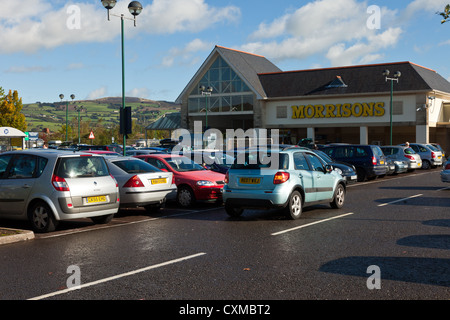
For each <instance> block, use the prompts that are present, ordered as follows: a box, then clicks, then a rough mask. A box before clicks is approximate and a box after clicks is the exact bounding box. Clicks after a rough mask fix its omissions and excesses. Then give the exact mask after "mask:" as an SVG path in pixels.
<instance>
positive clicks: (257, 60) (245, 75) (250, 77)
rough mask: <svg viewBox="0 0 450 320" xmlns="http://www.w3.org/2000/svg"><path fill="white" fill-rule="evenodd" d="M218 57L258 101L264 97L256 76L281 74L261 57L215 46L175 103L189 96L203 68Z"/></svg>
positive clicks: (279, 70) (203, 70)
mask: <svg viewBox="0 0 450 320" xmlns="http://www.w3.org/2000/svg"><path fill="white" fill-rule="evenodd" d="M218 55H220V56H221V57H222V58H223V59H224V60H225V62H226V63H227V64H228V65H229V66H230V67H231V68H232V69H233V70H234V72H236V73H237V74H238V75H239V77H240V78H241V79H242V80H243V81H244V82H245V83H246V84H247V85H248V87H249V88H250V89H252V90H253V91H254V92H255V93H256V94H257V96H258V99H262V98H265V97H266V94H265V92H264V88H263V87H262V85H261V82H260V79H259V77H258V74H260V73H272V72H281V69H279V68H278V67H277V66H276V65H274V64H273V63H272V62H270V61H269V60H267V59H266V58H265V57H263V56H260V55H256V54H252V53H248V52H244V51H239V50H234V49H229V48H225V47H222V46H217V45H216V46H215V48H214V50H213V51H212V52H211V53H210V55H209V56H208V58H207V59H206V60H205V61H204V62H203V64H202V66H201V67H200V68H199V70H198V71H197V72H196V74H195V75H194V76H193V77H192V79H191V81H190V82H189V83H188V85H187V86H186V87H185V89H184V90H183V92H182V93H181V94H180V95H179V96H178V98H177V99H176V103H181V99H182V98H183V97H184V96H185V95H186V94H189V92H190V91H191V90H192V89H193V85H194V84H195V83H196V82H198V80H200V77H201V75H202V74H203V73H204V72H205V71H206V70H205V68H207V67H208V66H209V65H210V64H211V63H212V62H213V61H214V60H215V59H216V58H217V56H218Z"/></svg>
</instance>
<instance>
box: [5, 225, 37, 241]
mask: <svg viewBox="0 0 450 320" xmlns="http://www.w3.org/2000/svg"><path fill="white" fill-rule="evenodd" d="M31 239H34V232H33V231H30V230H21V229H10V228H0V245H2V244H8V243H14V242H19V241H25V240H31Z"/></svg>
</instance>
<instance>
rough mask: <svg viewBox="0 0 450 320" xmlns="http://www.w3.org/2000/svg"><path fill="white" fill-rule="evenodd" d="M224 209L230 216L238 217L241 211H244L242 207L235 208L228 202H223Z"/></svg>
mask: <svg viewBox="0 0 450 320" xmlns="http://www.w3.org/2000/svg"><path fill="white" fill-rule="evenodd" d="M225 211H226V212H227V214H228V215H229V216H230V217H233V218H236V217H240V216H241V215H242V212H244V209H242V208H235V207H233V206H231V205H230V204H227V203H225Z"/></svg>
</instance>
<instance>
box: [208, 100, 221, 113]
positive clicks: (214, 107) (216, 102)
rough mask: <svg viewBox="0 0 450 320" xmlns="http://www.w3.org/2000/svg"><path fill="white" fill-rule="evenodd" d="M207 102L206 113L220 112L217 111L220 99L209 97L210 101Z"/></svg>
mask: <svg viewBox="0 0 450 320" xmlns="http://www.w3.org/2000/svg"><path fill="white" fill-rule="evenodd" d="M208 100H209V101H208V102H209V108H208V111H211V112H219V111H220V110H219V106H220V104H219V101H220V99H219V98H218V97H211V99H208Z"/></svg>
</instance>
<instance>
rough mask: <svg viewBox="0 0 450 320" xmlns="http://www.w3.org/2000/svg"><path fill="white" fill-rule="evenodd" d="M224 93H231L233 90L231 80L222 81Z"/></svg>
mask: <svg viewBox="0 0 450 320" xmlns="http://www.w3.org/2000/svg"><path fill="white" fill-rule="evenodd" d="M221 92H222V93H230V92H231V82H230V81H223V82H222V91H221Z"/></svg>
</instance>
